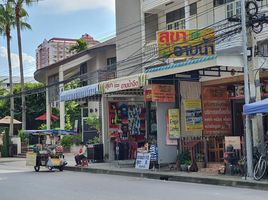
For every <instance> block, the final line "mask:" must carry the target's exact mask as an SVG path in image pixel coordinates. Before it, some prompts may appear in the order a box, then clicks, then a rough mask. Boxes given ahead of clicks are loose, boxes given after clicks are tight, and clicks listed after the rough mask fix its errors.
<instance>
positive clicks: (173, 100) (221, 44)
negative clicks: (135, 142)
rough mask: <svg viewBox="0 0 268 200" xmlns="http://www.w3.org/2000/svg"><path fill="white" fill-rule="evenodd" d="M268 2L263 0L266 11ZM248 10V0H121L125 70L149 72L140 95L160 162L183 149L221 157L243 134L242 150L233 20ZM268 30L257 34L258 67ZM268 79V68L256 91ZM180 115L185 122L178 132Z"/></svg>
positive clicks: (121, 69) (121, 68) (120, 50)
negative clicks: (245, 4)
mask: <svg viewBox="0 0 268 200" xmlns="http://www.w3.org/2000/svg"><path fill="white" fill-rule="evenodd" d="M266 5H267V2H266V1H262V2H260V3H259V10H260V12H266V10H267V6H266ZM240 13H241V6H240V1H217V0H214V1H213V0H209V1H203V0H201V1H194V0H184V1H181V0H116V28H117V58H118V61H119V62H120V61H121V63H120V64H118V68H117V70H118V72H117V74H118V76H119V77H127V76H130V75H132V76H135V75H134V74H142V75H144V76H145V77H146V78H147V83H148V84H147V86H146V87H143V90H144V92H143V94H142V93H141V95H136V99H139V98H140V99H139V100H137V102H138V101H140V102H142V103H143V105H144V107H146V113H147V114H146V116H147V117H148V118H146V122H145V124H146V131H145V134H144V135H145V138H147V139H148V138H150V137H153V138H155V139H156V140H157V144H158V148H159V157H158V162H159V163H160V164H161V163H169V162H174V161H175V160H176V155H177V148H178V147H180V148H181V149H182V148H185V149H189V150H190V151H192V152H197V151H198V152H199V153H202V154H204V156H205V158H206V161H209V162H221V161H223V152H224V148H225V146H226V145H227V143H226V141H227V139H228V138H227V137H228V136H238V137H239V144H238V145H237V146H236V148H238V147H239V148H238V151H239V152H240V153H241V152H242V148H243V145H242V143H243V142H242V138H243V136H244V129H243V113H242V106H243V104H244V94H243V65H242V38H241V33H240V31H241V25H240V24H239V23H237V22H230V20H229V19H230V18H236V17H239V16H240ZM266 29H267V27H266V26H264V30H263V31H262V32H261V33H259V34H256V35H255V37H256V38H255V39H256V40H255V41H256V43H257V45H258V50H259V52H258V53H256V56H257V59H256V60H255V65H254V66H253V68H251V69H250V70H254V69H258V68H259V67H262V68H265V67H267V62H266V59H265V58H263V56H265V55H267V41H266V38H267V32H266ZM196 34H197V35H198V36H196ZM190 38H192V42H191V41H190V40H191V39H190ZM206 42H207V43H206ZM198 45H199V46H198ZM200 45H201V46H200ZM202 45H203V46H202ZM136 76H137V75H136ZM251 78H252V77H251ZM255 78H256V77H255ZM266 79H267V73H266V72H265V71H263V72H262V71H261V72H260V82H261V84H259V86H260V85H261V88H260V87H257V90H256V91H257V92H252V93H251V95H252V97H254V96H256V95H257V93H258V90H259V91H260V93H261V96H262V97H265V96H266V94H267V92H268V91H267V90H266ZM253 82H254V81H253ZM251 87H254V88H255V86H253V85H252V84H251ZM144 94H145V97H146V98H145V99H144ZM147 97H148V98H147ZM134 99H135V97H134ZM126 100H127V101H128V102H130V101H129V99H126ZM118 103H119V104H118V105H119V106H118V107H120V105H123V106H124V107H127V106H126V105H124V104H122V103H120V102H118ZM108 105H110V106H111V104H108ZM109 109H110V108H109ZM119 110H120V108H119ZM120 112H122V111H120ZM172 113H173V116H172ZM111 116H112V114H111ZM174 116H177V117H175V119H176V120H178V121H179V123H178V124H177V125H176V126H175V129H174V130H172V129H171V127H170V125H171V124H169V123H170V121H169V120H170V118H174ZM123 125H124V124H123ZM108 126H110V128H111V127H112V125H111V124H110V125H108ZM123 128H125V127H123ZM264 128H265V130H266V127H264ZM108 129H109V128H108ZM119 129H120V128H119ZM111 130H112V128H111ZM119 131H121V132H122V130H119ZM123 132H125V131H123ZM109 134H110V133H109ZM130 135H131V134H130ZM238 137H237V138H236V139H238ZM225 143H226V144H225ZM193 156H195V155H193ZM193 159H195V158H193Z"/></svg>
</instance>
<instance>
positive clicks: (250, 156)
mask: <svg viewBox="0 0 268 200" xmlns="http://www.w3.org/2000/svg"><path fill="white" fill-rule="evenodd" d="M245 2H246V0H241V23H242V24H241V25H242V41H243V65H244V91H245V92H244V93H245V103H246V104H248V103H249V98H250V91H249V72H248V55H247V45H248V39H247V34H248V35H251V31H250V30H247V26H246V20H247V18H246V9H245ZM245 129H246V154H247V176H248V177H250V178H252V177H253V153H252V135H251V127H250V118H249V115H246V120H245Z"/></svg>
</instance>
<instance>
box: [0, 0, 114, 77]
mask: <svg viewBox="0 0 268 200" xmlns="http://www.w3.org/2000/svg"><path fill="white" fill-rule="evenodd" d="M114 1H115V0H39V2H38V3H36V4H34V5H33V6H31V7H30V8H26V10H27V12H28V14H29V18H28V20H27V22H28V23H29V24H30V25H31V26H32V30H23V32H22V48H23V62H24V75H25V76H33V73H34V71H35V69H36V66H35V64H36V62H35V49H36V48H37V46H38V45H39V44H41V43H42V42H43V41H44V39H50V38H53V37H60V38H74V39H76V38H80V37H81V36H82V35H83V34H85V33H88V34H89V35H91V36H92V37H94V39H97V40H100V41H103V40H105V39H106V38H108V37H111V35H114V34H115V2H114ZM16 38H17V36H16V30H13V32H12V44H11V51H12V67H13V75H14V76H18V75H19V60H18V53H17V52H18V50H17V39H16ZM0 76H8V65H7V52H6V40H5V38H3V37H2V36H1V37H0Z"/></svg>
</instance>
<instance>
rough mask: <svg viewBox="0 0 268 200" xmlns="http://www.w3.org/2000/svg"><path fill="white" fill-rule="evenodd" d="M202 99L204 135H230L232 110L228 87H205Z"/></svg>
mask: <svg viewBox="0 0 268 200" xmlns="http://www.w3.org/2000/svg"><path fill="white" fill-rule="evenodd" d="M202 100H203V101H202V104H203V114H202V116H203V130H204V135H230V134H231V132H232V112H231V102H230V100H229V99H228V93H227V89H226V87H203V88H202Z"/></svg>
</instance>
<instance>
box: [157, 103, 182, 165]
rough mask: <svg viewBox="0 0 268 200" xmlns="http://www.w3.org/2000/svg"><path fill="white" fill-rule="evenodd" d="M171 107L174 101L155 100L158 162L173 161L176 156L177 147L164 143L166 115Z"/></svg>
mask: <svg viewBox="0 0 268 200" xmlns="http://www.w3.org/2000/svg"><path fill="white" fill-rule="evenodd" d="M171 108H174V103H159V102H157V104H156V118H157V145H158V163H160V164H161V163H171V162H175V161H176V156H177V147H176V146H169V145H166V133H167V124H166V115H167V112H168V109H171Z"/></svg>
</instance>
